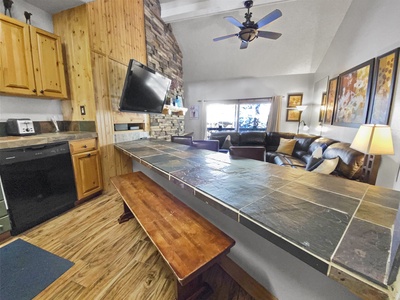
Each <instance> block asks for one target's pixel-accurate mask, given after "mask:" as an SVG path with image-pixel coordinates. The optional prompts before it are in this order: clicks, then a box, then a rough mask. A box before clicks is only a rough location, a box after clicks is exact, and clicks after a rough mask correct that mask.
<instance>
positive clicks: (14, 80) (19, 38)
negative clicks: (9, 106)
mask: <svg viewBox="0 0 400 300" xmlns="http://www.w3.org/2000/svg"><path fill="white" fill-rule="evenodd" d="M0 92H4V93H10V94H19V95H27V96H35V95H36V86H35V78H34V73H33V64H32V53H31V43H30V37H29V25H26V24H25V23H22V22H19V21H17V20H15V19H12V18H9V17H7V16H5V15H1V14H0Z"/></svg>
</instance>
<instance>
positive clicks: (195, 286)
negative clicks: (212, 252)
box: [176, 275, 213, 300]
mask: <svg viewBox="0 0 400 300" xmlns="http://www.w3.org/2000/svg"><path fill="white" fill-rule="evenodd" d="M212 293H213V290H212V288H211V287H210V285H209V284H208V283H207V282H203V280H202V276H201V275H199V276H198V277H197V278H195V279H193V280H192V281H191V282H189V283H187V284H185V285H183V286H182V285H181V284H180V283H179V282H178V281H177V280H176V295H177V297H176V299H177V300H196V299H207V298H208V297H209V296H210V295H211V294H212Z"/></svg>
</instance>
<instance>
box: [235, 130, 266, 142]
mask: <svg viewBox="0 0 400 300" xmlns="http://www.w3.org/2000/svg"><path fill="white" fill-rule="evenodd" d="M265 135H266V132H265V131H243V132H241V133H240V137H239V146H264V140H265Z"/></svg>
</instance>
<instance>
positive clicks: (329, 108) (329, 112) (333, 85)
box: [324, 77, 338, 124]
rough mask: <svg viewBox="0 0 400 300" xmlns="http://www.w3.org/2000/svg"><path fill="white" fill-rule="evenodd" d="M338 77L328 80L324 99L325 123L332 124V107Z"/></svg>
mask: <svg viewBox="0 0 400 300" xmlns="http://www.w3.org/2000/svg"><path fill="white" fill-rule="evenodd" d="M337 82H338V78H337V77H336V78H333V79H331V80H329V89H328V95H327V99H326V111H325V120H324V123H325V124H332V116H333V108H334V107H335V99H336V90H337Z"/></svg>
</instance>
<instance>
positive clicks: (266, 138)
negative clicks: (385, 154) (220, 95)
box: [210, 132, 377, 180]
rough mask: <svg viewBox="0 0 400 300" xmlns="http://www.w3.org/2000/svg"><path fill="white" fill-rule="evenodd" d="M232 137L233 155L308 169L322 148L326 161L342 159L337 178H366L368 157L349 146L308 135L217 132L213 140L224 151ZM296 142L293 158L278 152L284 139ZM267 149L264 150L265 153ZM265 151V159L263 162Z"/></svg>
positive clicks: (336, 170) (334, 173)
mask: <svg viewBox="0 0 400 300" xmlns="http://www.w3.org/2000/svg"><path fill="white" fill-rule="evenodd" d="M228 135H230V136H231V144H232V146H231V147H230V148H229V152H230V155H232V156H240V157H247V158H253V159H258V160H262V161H266V162H268V163H274V164H277V165H282V166H289V167H293V168H304V169H305V167H306V165H307V163H308V162H309V160H310V159H311V157H312V153H313V152H314V150H315V149H317V148H318V147H323V149H325V150H324V152H323V158H324V159H331V158H335V157H339V158H340V159H339V163H338V165H337V167H336V169H335V171H334V172H333V173H332V174H333V175H336V176H341V177H344V178H348V179H352V180H359V179H360V176H361V174H362V167H363V162H364V154H363V153H361V152H359V151H357V150H354V149H352V148H350V144H349V143H342V142H340V141H337V140H334V139H330V138H325V137H320V136H316V135H308V134H295V133H289V132H241V133H238V132H216V133H212V134H211V136H210V139H213V140H218V141H219V142H220V148H222V146H223V144H224V141H225V139H226V136H228ZM281 138H284V139H295V140H296V145H295V147H294V150H293V153H292V155H287V154H283V153H279V152H276V150H277V149H278V147H279V143H280V139H281ZM262 148H264V149H262ZM261 151H262V152H264V151H265V152H264V153H263V156H264V157H263V159H261ZM376 171H377V170H376Z"/></svg>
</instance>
